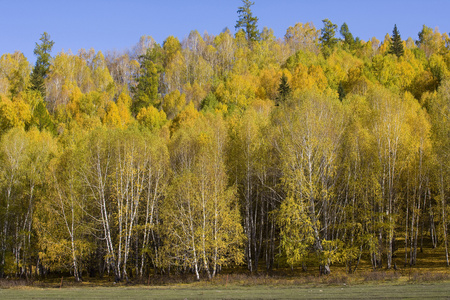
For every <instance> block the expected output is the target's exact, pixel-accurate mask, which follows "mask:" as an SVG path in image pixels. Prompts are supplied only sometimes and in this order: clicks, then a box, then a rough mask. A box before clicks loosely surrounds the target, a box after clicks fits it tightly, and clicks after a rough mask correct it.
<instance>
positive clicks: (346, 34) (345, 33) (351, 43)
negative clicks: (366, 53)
mask: <svg viewBox="0 0 450 300" xmlns="http://www.w3.org/2000/svg"><path fill="white" fill-rule="evenodd" d="M339 33H340V34H341V35H342V37H343V38H344V45H346V46H347V49H349V50H353V49H354V48H355V46H356V44H357V43H359V39H358V38H356V39H355V38H354V37H353V34H352V33H351V32H350V30H349V29H348V25H347V23H344V24H342V26H341V29H340V30H339Z"/></svg>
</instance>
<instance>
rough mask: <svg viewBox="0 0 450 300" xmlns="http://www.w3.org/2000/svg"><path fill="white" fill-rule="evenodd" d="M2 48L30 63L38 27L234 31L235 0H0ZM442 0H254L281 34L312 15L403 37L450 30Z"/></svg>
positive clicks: (107, 44) (81, 33) (67, 46)
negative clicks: (424, 29) (427, 29)
mask: <svg viewBox="0 0 450 300" xmlns="http://www.w3.org/2000/svg"><path fill="white" fill-rule="evenodd" d="M0 3H1V4H2V11H3V12H4V14H3V15H2V18H0V28H1V30H0V41H1V43H0V53H2V54H3V53H13V52H14V51H16V50H19V51H21V52H23V53H24V54H25V56H26V57H27V58H28V60H30V61H31V62H32V63H34V60H35V57H34V55H33V49H34V46H35V44H34V42H35V41H36V40H37V38H38V37H39V36H40V34H41V33H42V32H44V31H45V32H48V33H49V34H51V36H52V38H53V40H54V41H55V47H54V53H58V52H60V51H62V50H64V51H68V50H72V52H74V53H76V52H77V51H78V50H79V49H82V48H84V49H90V48H94V49H95V50H102V51H106V50H114V49H116V50H124V49H127V48H130V47H131V46H132V45H134V44H136V42H137V41H138V40H139V37H140V36H142V35H150V36H152V37H153V38H154V39H155V40H156V42H158V43H160V44H161V43H162V42H163V41H164V40H165V39H166V38H167V37H168V36H170V35H173V36H175V37H178V39H180V40H182V39H183V38H184V37H186V36H187V35H188V34H189V32H190V31H191V30H198V32H200V34H203V33H204V32H205V31H207V32H208V33H210V34H214V35H217V34H219V33H220V32H221V31H222V30H223V29H224V28H227V27H228V28H230V30H232V31H233V32H234V26H235V24H236V19H237V13H236V11H237V7H239V6H240V5H241V1H240V0H232V1H206V0H198V1H181V0H170V1H144V0H130V1H119V0H111V1H109V0H108V1H107V0H95V1H87V0H80V1H56V0H43V1H6V0H2V1H0ZM448 8H450V2H448V1H446V0H429V1H426V2H424V1H421V0H409V1H406V0H395V1H388V0H380V1H376V2H375V1H357V0H342V1H332V0H323V1H296V0H279V1H269V0H257V1H255V5H254V6H253V7H252V11H253V13H254V15H255V16H257V17H258V19H259V21H258V25H259V28H260V29H262V28H263V27H268V28H271V29H273V30H274V33H275V36H277V37H283V36H284V34H285V33H286V29H287V28H288V27H289V26H294V25H295V24H296V23H298V22H300V23H306V22H313V23H314V25H315V26H316V27H318V28H320V27H321V25H322V20H323V19H325V18H328V19H330V20H331V21H332V22H333V23H334V24H337V25H338V26H340V25H342V24H343V23H344V22H345V23H347V24H348V26H349V27H350V30H351V31H352V33H353V34H354V36H355V37H359V38H360V39H362V40H365V41H367V40H370V39H371V38H372V37H376V38H377V39H379V40H383V39H384V36H385V35H386V34H387V33H389V34H391V32H392V28H393V26H394V24H397V26H398V28H399V30H400V32H401V33H402V37H403V39H405V40H406V39H407V38H408V37H412V38H413V39H417V33H418V32H419V31H420V30H421V29H422V25H424V24H425V25H427V26H428V27H431V28H435V27H439V30H440V32H448V31H449V25H450V24H449V20H448V18H447V12H448Z"/></svg>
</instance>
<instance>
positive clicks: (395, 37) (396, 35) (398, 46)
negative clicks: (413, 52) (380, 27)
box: [389, 25, 405, 57]
mask: <svg viewBox="0 0 450 300" xmlns="http://www.w3.org/2000/svg"><path fill="white" fill-rule="evenodd" d="M404 52H405V51H404V49H403V42H402V38H401V37H400V32H399V31H398V29H397V25H395V26H394V31H393V32H392V37H391V48H390V49H389V54H395V55H397V57H400V56H402V55H403V53H404Z"/></svg>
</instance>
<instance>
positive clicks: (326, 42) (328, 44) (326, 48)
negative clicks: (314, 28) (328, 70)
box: [319, 19, 338, 57]
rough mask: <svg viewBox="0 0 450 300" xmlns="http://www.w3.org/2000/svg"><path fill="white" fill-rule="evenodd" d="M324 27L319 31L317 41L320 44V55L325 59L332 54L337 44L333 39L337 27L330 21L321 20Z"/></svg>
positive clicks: (335, 39)
mask: <svg viewBox="0 0 450 300" xmlns="http://www.w3.org/2000/svg"><path fill="white" fill-rule="evenodd" d="M322 22H323V25H324V27H323V28H322V29H321V30H320V38H319V41H320V43H321V44H322V53H323V55H324V56H325V57H328V56H330V55H331V53H332V52H333V50H334V48H335V47H336V45H337V43H338V39H337V38H336V37H335V35H336V29H337V25H336V24H333V23H331V21H330V20H328V19H324V20H322Z"/></svg>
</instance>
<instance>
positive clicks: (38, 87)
mask: <svg viewBox="0 0 450 300" xmlns="http://www.w3.org/2000/svg"><path fill="white" fill-rule="evenodd" d="M39 40H40V41H41V43H40V44H38V43H36V48H34V55H36V56H37V60H36V64H35V66H34V68H33V72H32V73H31V79H30V81H31V89H32V90H35V91H39V92H40V93H41V95H42V96H43V97H45V85H44V80H45V78H46V77H47V74H48V71H49V69H50V58H51V56H50V52H51V51H52V47H53V44H54V43H55V42H53V41H52V40H50V35H49V34H48V33H47V32H44V33H43V34H42V36H41V38H40V39H39Z"/></svg>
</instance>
